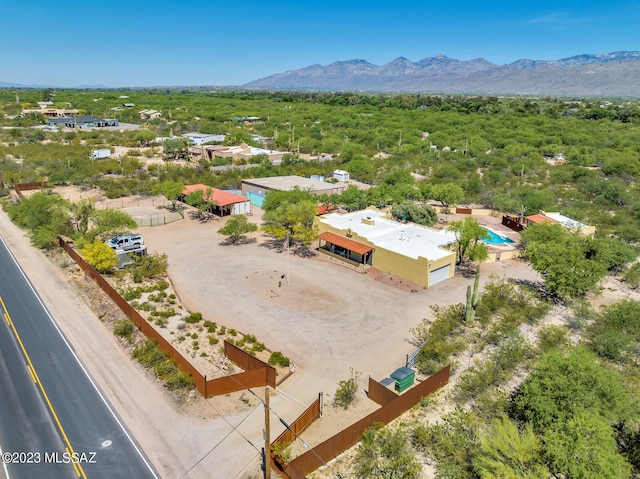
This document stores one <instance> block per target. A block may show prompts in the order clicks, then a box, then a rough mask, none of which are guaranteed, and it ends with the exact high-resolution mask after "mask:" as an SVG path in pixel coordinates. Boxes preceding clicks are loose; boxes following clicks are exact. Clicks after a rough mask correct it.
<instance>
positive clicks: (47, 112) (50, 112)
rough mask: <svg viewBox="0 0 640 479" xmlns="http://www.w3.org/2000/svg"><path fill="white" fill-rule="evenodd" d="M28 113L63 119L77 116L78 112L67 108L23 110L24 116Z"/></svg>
mask: <svg viewBox="0 0 640 479" xmlns="http://www.w3.org/2000/svg"><path fill="white" fill-rule="evenodd" d="M43 103H46V102H43ZM27 113H40V114H41V115H44V116H46V117H48V118H62V117H66V116H70V115H77V114H78V110H73V109H65V108H30V109H24V110H22V114H23V115H26V114H27Z"/></svg>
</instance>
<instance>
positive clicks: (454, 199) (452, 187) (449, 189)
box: [431, 183, 464, 207]
mask: <svg viewBox="0 0 640 479" xmlns="http://www.w3.org/2000/svg"><path fill="white" fill-rule="evenodd" d="M431 198H433V199H434V200H436V201H439V202H440V203H442V206H445V207H449V206H451V205H455V204H457V203H459V202H460V201H462V199H463V198H464V190H463V189H462V187H461V186H459V185H457V184H455V183H440V184H436V185H433V186H432V187H431Z"/></svg>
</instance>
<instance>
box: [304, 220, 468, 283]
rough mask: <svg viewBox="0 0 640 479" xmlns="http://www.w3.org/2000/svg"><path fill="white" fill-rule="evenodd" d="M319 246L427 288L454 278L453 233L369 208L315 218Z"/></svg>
mask: <svg viewBox="0 0 640 479" xmlns="http://www.w3.org/2000/svg"><path fill="white" fill-rule="evenodd" d="M317 226H318V231H319V235H318V238H319V245H320V250H321V251H322V252H324V253H326V254H329V255H331V256H334V257H336V258H340V259H342V260H344V261H346V262H348V263H351V264H353V265H361V266H362V267H366V266H372V267H374V268H377V269H379V270H381V271H384V272H386V273H390V274H393V275H394V276H398V277H401V278H404V279H406V280H408V281H411V282H413V283H416V284H419V285H421V286H424V287H425V288H428V287H430V286H433V285H434V284H436V283H439V282H440V281H444V280H446V279H448V278H451V277H453V275H454V272H455V264H456V254H455V252H453V251H451V250H450V249H447V246H448V245H451V244H453V243H455V242H456V236H455V234H454V233H451V232H448V231H446V230H434V229H431V228H426V227H424V226H420V225H416V224H414V223H400V222H398V221H395V220H393V219H390V218H388V217H387V213H385V212H383V211H380V210H377V209H374V208H369V209H366V210H361V211H355V212H352V213H346V214H338V213H331V214H327V215H323V216H321V217H318V218H317Z"/></svg>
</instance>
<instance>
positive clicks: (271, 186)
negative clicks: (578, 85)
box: [242, 176, 347, 195]
mask: <svg viewBox="0 0 640 479" xmlns="http://www.w3.org/2000/svg"><path fill="white" fill-rule="evenodd" d="M346 187H347V185H346V184H341V183H327V182H324V181H316V180H312V179H310V178H303V177H302V176H272V177H269V178H249V179H246V180H242V192H243V193H245V194H246V193H247V192H249V191H252V192H253V191H262V192H263V193H266V192H267V191H269V190H280V191H290V190H293V189H295V188H299V189H301V190H305V191H309V192H310V193H312V194H314V195H324V194H327V195H331V194H335V193H338V194H339V193H342V191H344V190H345V188H346Z"/></svg>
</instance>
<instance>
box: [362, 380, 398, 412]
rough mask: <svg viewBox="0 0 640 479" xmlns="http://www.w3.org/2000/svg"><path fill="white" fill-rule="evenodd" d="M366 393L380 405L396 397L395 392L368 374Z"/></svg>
mask: <svg viewBox="0 0 640 479" xmlns="http://www.w3.org/2000/svg"><path fill="white" fill-rule="evenodd" d="M367 395H368V396H369V399H371V400H372V401H375V402H376V403H378V404H380V405H381V406H383V405H385V404H387V403H389V402H391V401H393V400H394V399H396V398H397V397H398V395H397V394H396V393H395V392H393V391H391V390H390V389H388V388H387V387H385V386H383V385H382V384H380V383H379V382H378V381H376V380H375V379H373V378H372V377H371V376H369V390H368V394H367Z"/></svg>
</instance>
